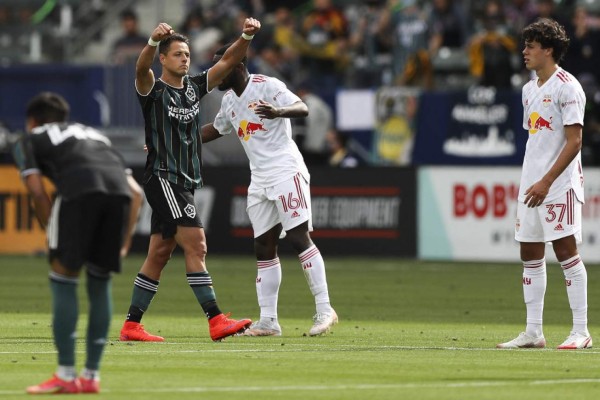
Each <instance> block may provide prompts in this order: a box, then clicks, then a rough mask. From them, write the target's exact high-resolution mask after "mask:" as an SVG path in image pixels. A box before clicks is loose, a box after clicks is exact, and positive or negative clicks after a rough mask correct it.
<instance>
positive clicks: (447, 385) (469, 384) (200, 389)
mask: <svg viewBox="0 0 600 400" xmlns="http://www.w3.org/2000/svg"><path fill="white" fill-rule="evenodd" d="M586 383H592V384H594V383H600V379H547V380H531V381H522V380H519V381H501V382H500V381H479V382H473V381H464V382H460V381H459V382H456V381H455V382H445V381H438V382H426V383H398V384H381V385H378V384H360V383H357V384H354V385H307V386H301V385H294V386H219V387H208V386H195V387H187V388H156V387H152V388H150V387H145V388H144V387H140V388H132V389H127V390H122V391H121V390H120V391H119V393H136V394H139V393H150V394H151V393H210V392H228V393H237V392H286V391H287V392H298V391H307V392H310V391H321V392H324V391H340V390H399V389H436V388H438V389H462V388H485V387H508V386H541V385H582V384H586ZM110 392H111V391H110V390H107V389H103V390H102V393H106V394H108V393H110ZM115 393H117V392H115ZM15 394H24V391H17V390H0V396H8V395H15Z"/></svg>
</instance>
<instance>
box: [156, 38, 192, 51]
mask: <svg viewBox="0 0 600 400" xmlns="http://www.w3.org/2000/svg"><path fill="white" fill-rule="evenodd" d="M173 42H183V43H185V44H187V45H188V46H189V45H190V40H189V39H188V38H187V36H184V35H182V34H181V33H174V34H172V35H171V36H169V37H168V38H166V39H163V40H161V41H160V44H159V45H158V52H159V53H160V54H167V53H168V52H169V47H171V43H173Z"/></svg>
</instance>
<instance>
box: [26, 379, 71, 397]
mask: <svg viewBox="0 0 600 400" xmlns="http://www.w3.org/2000/svg"><path fill="white" fill-rule="evenodd" d="M26 390H27V393H29V394H75V393H80V391H81V387H80V386H79V380H77V379H73V380H72V381H64V380H62V379H60V378H59V377H58V376H56V374H54V375H52V378H50V379H48V380H47V381H45V382H42V383H40V384H39V385H35V386H29V387H28V388H27V389H26Z"/></svg>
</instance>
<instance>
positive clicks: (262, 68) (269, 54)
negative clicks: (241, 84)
mask: <svg viewBox="0 0 600 400" xmlns="http://www.w3.org/2000/svg"><path fill="white" fill-rule="evenodd" d="M254 69H255V72H256V73H257V74H261V75H267V76H272V77H273V78H277V79H279V80H280V81H282V82H284V83H285V84H286V85H290V83H291V80H292V77H293V75H292V71H293V70H292V68H291V67H290V66H289V65H288V64H287V63H286V62H285V59H284V58H283V54H282V51H281V47H279V46H278V45H276V44H274V43H273V44H267V45H266V46H264V47H263V48H262V49H261V50H259V53H258V55H257V57H255V60H254Z"/></svg>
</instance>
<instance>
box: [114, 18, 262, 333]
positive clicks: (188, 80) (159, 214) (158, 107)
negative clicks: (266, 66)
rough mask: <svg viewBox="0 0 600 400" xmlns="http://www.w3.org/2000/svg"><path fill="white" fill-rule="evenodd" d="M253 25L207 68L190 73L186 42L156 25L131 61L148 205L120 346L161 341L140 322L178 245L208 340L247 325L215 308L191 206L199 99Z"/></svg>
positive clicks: (236, 56)
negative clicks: (144, 242) (143, 250)
mask: <svg viewBox="0 0 600 400" xmlns="http://www.w3.org/2000/svg"><path fill="white" fill-rule="evenodd" d="M259 29H260V22H259V21H257V20H255V19H254V18H246V20H245V21H244V27H243V33H242V35H241V37H240V38H238V40H236V41H235V42H234V44H233V45H232V46H231V48H230V49H229V50H228V51H227V52H226V53H225V54H224V55H223V57H222V59H221V60H220V61H219V62H218V63H216V64H214V65H213V66H212V67H211V68H210V69H208V70H207V71H204V72H202V73H201V74H199V75H195V76H189V75H188V71H189V67H190V50H189V44H188V39H187V38H186V37H185V36H183V35H180V34H177V33H175V32H174V31H173V29H172V28H171V26H169V25H168V24H166V23H160V24H159V25H158V26H157V27H156V28H155V29H154V31H153V32H152V35H151V36H150V39H149V40H148V45H147V46H146V47H145V48H144V49H143V50H142V52H141V54H140V57H139V59H138V61H137V64H136V77H135V85H136V90H137V93H138V98H139V101H140V104H141V106H142V112H143V114H144V121H145V130H146V148H147V151H148V158H147V161H146V171H145V174H144V192H145V194H146V199H147V200H148V203H149V204H150V206H151V207H152V220H151V231H150V244H149V248H148V255H147V257H146V260H145V261H144V263H143V265H142V267H141V269H140V271H139V273H138V275H137V277H136V279H135V281H134V285H133V294H132V299H131V305H130V307H129V312H128V314H127V319H126V321H125V323H124V325H123V328H122V329H121V335H120V339H121V340H123V341H130V340H135V341H153V342H159V341H163V340H164V338H162V337H161V336H156V335H152V334H150V333H148V332H146V331H145V330H144V327H143V326H142V325H141V324H140V321H141V319H142V316H143V314H144V312H146V310H147V309H148V307H149V305H150V302H151V301H152V298H153V297H154V295H155V294H156V292H157V290H158V284H159V280H160V275H161V272H162V270H163V268H164V267H165V266H166V265H167V262H168V261H169V258H170V257H171V253H172V252H173V250H174V249H175V247H176V246H177V245H179V246H180V247H181V248H182V249H183V252H184V257H185V266H186V275H187V280H188V283H189V285H190V287H191V288H192V291H193V292H194V295H195V296H196V298H197V299H198V303H200V306H201V307H202V310H203V311H204V313H205V315H206V317H207V318H208V324H209V333H210V337H211V339H212V340H215V341H216V340H221V339H223V338H225V337H227V336H231V335H234V334H236V333H237V332H240V331H243V330H245V329H246V328H247V327H248V326H250V324H251V322H252V321H250V320H249V319H242V320H239V321H237V320H234V319H230V318H229V317H228V314H227V315H226V314H223V313H222V312H221V310H220V309H219V306H218V305H217V301H216V296H215V292H214V290H213V282H212V279H211V277H210V275H209V273H208V271H207V269H206V263H205V256H206V237H205V235H204V228H203V226H202V222H201V221H200V217H199V215H198V213H197V211H196V206H195V204H194V190H196V189H198V188H200V187H202V176H201V166H202V160H201V158H200V157H201V145H202V141H201V140H200V129H201V126H202V125H201V122H200V99H201V98H202V97H203V96H204V95H205V94H207V93H209V92H210V91H212V89H213V88H215V87H216V86H218V85H219V84H220V83H221V81H222V80H223V78H225V77H226V76H227V75H228V74H229V72H230V71H231V70H232V69H233V68H234V67H235V66H236V65H238V64H239V63H240V62H241V61H242V59H243V58H244V57H245V56H246V51H247V49H248V47H249V45H250V40H251V39H252V37H253V36H254V34H255V33H256V32H258V31H259ZM157 47H158V53H159V60H160V63H161V65H162V73H161V77H160V78H159V79H155V77H154V73H153V72H152V70H151V68H150V67H151V65H152V62H153V59H154V56H155V53H156V49H157Z"/></svg>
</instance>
